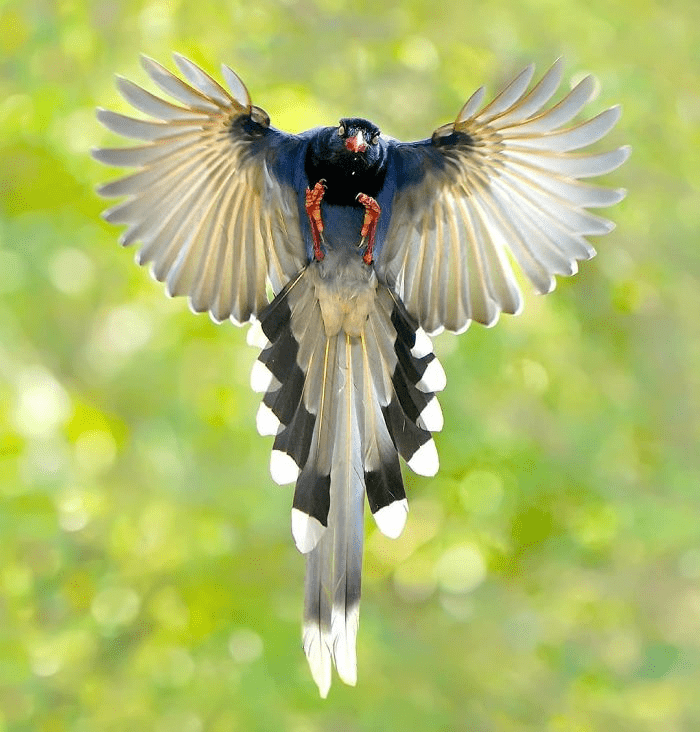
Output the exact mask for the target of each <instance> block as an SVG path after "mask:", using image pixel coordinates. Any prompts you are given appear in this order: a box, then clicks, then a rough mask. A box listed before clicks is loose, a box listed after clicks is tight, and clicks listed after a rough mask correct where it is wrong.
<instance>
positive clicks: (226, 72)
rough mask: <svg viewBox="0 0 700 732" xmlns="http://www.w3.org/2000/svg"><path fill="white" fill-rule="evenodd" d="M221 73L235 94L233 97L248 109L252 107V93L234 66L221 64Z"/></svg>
mask: <svg viewBox="0 0 700 732" xmlns="http://www.w3.org/2000/svg"><path fill="white" fill-rule="evenodd" d="M221 73H222V75H223V77H224V79H225V80H226V84H227V85H228V88H229V90H230V91H231V94H233V98H234V99H235V100H236V101H237V102H238V103H239V104H240V105H241V107H244V108H245V109H248V108H249V107H250V94H249V93H248V90H247V89H246V86H245V84H244V83H243V81H242V79H241V77H240V76H238V74H237V73H236V72H235V71H234V70H233V69H232V68H230V67H228V66H226V64H221Z"/></svg>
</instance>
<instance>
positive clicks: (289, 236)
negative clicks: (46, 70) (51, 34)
mask: <svg viewBox="0 0 700 732" xmlns="http://www.w3.org/2000/svg"><path fill="white" fill-rule="evenodd" d="M174 58H175V62H176V64H177V66H178V68H179V69H180V71H181V72H182V74H183V76H184V77H185V78H186V79H187V81H188V82H189V84H188V83H185V82H184V81H182V80H181V79H180V78H179V77H177V76H175V75H173V74H171V73H170V72H169V71H168V70H166V69H165V68H164V67H163V66H161V65H160V64H158V63H156V62H155V61H153V60H151V59H149V58H146V57H142V63H143V67H144V69H145V70H146V72H147V73H148V75H149V76H150V77H151V79H152V80H153V82H154V83H155V84H156V85H157V86H158V87H159V88H160V89H161V90H162V91H164V92H165V93H166V94H168V95H169V96H171V97H172V98H173V99H175V100H176V101H177V102H179V104H172V103H171V102H169V101H165V100H164V99H161V98H160V97H157V96H154V95H153V94H151V93H149V92H147V91H145V90H144V89H142V88H141V87H139V86H137V85H136V84H134V83H132V82H130V81H128V80H127V79H123V78H121V77H118V78H117V86H118V88H119V91H120V92H121V94H122V96H123V97H124V98H125V99H126V100H127V101H128V102H129V103H130V104H131V105H133V106H134V107H135V108H136V109H138V110H139V111H141V112H144V113H145V114H147V115H149V116H150V117H153V118H154V120H155V121H152V120H141V119H133V118H131V117H126V116H124V115H122V114H118V113H116V112H111V111H108V110H103V109H100V110H99V111H98V118H99V120H100V121H101V122H102V124H103V125H104V126H105V127H107V128H108V129H110V130H112V131H113V132H116V133H118V134H120V135H124V137H128V138H135V139H137V140H142V141H144V142H145V144H143V145H139V146H138V147H127V148H102V149H99V150H94V151H93V155H94V157H95V158H96V159H97V160H99V161H101V162H103V163H106V164H107V165H115V166H122V167H135V168H139V170H138V172H136V173H133V174H132V175H129V176H127V177H125V178H120V179H118V180H115V181H113V182H111V183H107V184H106V185H104V186H102V187H101V188H100V193H101V194H102V195H104V196H110V197H111V196H115V197H116V196H128V198H127V200H126V201H125V202H123V203H120V204H118V205H116V206H114V207H113V208H110V209H109V210H107V211H105V213H104V218H105V219H106V220H107V221H110V222H112V223H117V224H127V225H128V226H127V229H126V231H125V232H124V233H123V234H122V236H121V239H120V241H121V243H122V244H124V245H125V246H126V245H129V244H132V243H134V242H136V241H140V242H141V247H140V248H139V250H138V253H137V256H136V260H137V262H138V263H139V264H146V263H147V262H150V263H151V271H152V273H153V276H154V277H155V278H156V279H157V280H159V281H161V282H165V283H166V288H167V291H168V294H170V295H188V296H189V299H190V305H191V307H192V309H193V310H194V311H195V312H204V311H207V310H208V311H209V313H210V314H211V316H212V318H213V319H214V320H216V321H222V320H225V319H226V318H231V320H233V321H234V322H235V323H237V324H241V323H244V322H247V321H248V320H250V319H251V317H253V316H255V315H257V314H258V313H259V312H260V311H261V310H262V309H263V308H264V307H265V306H266V305H267V301H268V299H267V293H266V285H267V282H268V281H269V283H270V284H271V286H272V289H273V291H274V292H275V293H277V292H279V291H280V290H281V289H282V288H283V287H284V285H285V284H286V283H287V282H288V281H289V280H290V279H291V277H293V276H294V275H295V274H296V273H297V272H298V271H299V270H300V269H301V268H302V267H303V266H304V265H305V264H306V262H307V249H306V244H305V240H304V235H303V233H302V229H301V227H300V217H299V208H298V201H297V193H296V191H297V190H300V189H301V190H304V189H305V182H304V181H303V180H297V178H299V177H300V176H303V175H304V173H303V168H304V166H303V164H300V162H299V161H300V160H302V161H303V157H302V156H303V154H304V152H305V148H306V141H305V140H304V139H303V138H302V137H298V136H294V135H288V134H285V133H283V132H280V131H278V130H275V129H274V128H272V127H270V126H269V122H270V121H269V117H268V116H267V114H266V113H265V112H264V111H263V110H262V109H260V108H259V107H255V106H252V105H251V103H250V97H249V95H248V91H247V90H246V88H245V86H244V85H243V83H242V82H241V80H240V79H239V78H238V76H236V74H234V72H233V71H231V69H229V68H228V67H226V66H223V67H222V72H223V75H224V78H225V79H226V81H227V83H228V86H229V88H230V92H229V91H226V90H225V89H224V88H223V87H221V86H220V85H219V84H218V83H217V82H216V81H214V79H212V78H211V77H210V76H208V75H207V74H206V73H205V72H204V71H202V69H200V68H199V67H198V66H195V65H194V64H193V63H192V62H191V61H188V60H187V59H186V58H184V57H183V56H180V55H178V54H175V57H174Z"/></svg>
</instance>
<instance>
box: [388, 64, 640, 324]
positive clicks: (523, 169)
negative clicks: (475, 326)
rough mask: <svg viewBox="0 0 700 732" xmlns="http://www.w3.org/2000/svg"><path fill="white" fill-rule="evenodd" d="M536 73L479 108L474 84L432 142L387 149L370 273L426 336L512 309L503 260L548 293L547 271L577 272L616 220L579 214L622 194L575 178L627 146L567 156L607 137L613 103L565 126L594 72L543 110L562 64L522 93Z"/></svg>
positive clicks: (517, 304)
mask: <svg viewBox="0 0 700 732" xmlns="http://www.w3.org/2000/svg"><path fill="white" fill-rule="evenodd" d="M533 72H534V66H529V67H528V68H526V69H525V70H524V71H523V72H522V73H521V74H519V75H518V76H517V77H516V78H515V79H514V80H513V81H512V82H511V83H510V84H509V85H508V86H507V87H506V88H505V89H504V90H503V91H502V92H501V93H500V94H499V95H498V96H496V97H495V98H494V99H493V101H491V102H490V103H489V104H487V105H486V106H484V107H482V100H483V96H484V93H483V87H482V88H481V89H479V90H477V92H475V94H474V95H472V97H471V98H470V99H469V100H468V101H467V103H466V104H465V105H464V107H463V108H462V110H461V111H460V113H459V115H458V116H457V119H456V120H455V122H454V123H451V124H447V125H444V126H442V127H440V128H438V129H437V130H436V131H435V132H434V134H433V136H432V139H431V140H424V141H421V142H418V143H399V144H395V145H393V146H392V154H393V156H394V160H393V164H394V165H395V166H396V167H395V169H396V170H397V189H396V194H395V197H394V201H393V207H392V214H391V221H390V223H389V226H388V230H387V232H386V237H385V239H384V241H383V244H382V249H381V255H380V256H379V257H378V261H377V270H378V275H379V276H380V278H381V279H383V280H384V281H385V282H387V283H388V284H389V285H390V286H391V287H393V288H394V290H395V291H396V292H397V294H398V295H399V296H400V297H401V298H402V300H403V302H404V304H405V306H406V308H407V310H408V311H409V312H410V313H411V314H412V315H413V316H414V317H416V318H417V320H418V321H419V323H420V324H421V325H422V326H423V328H424V329H425V330H426V331H428V332H429V333H435V332H437V331H440V330H442V329H443V328H447V329H448V330H453V331H457V332H460V331H463V330H465V329H466V328H467V327H468V326H469V323H470V322H471V321H472V320H476V321H477V322H479V323H483V324H484V325H487V326H490V325H493V324H494V323H495V322H496V320H497V319H498V316H499V314H500V313H501V312H506V313H517V312H519V310H520V309H521V307H522V296H521V293H520V290H519V288H518V285H517V283H516V280H515V276H514V274H513V269H512V267H511V259H512V260H514V261H515V262H516V263H517V265H518V266H519V267H520V269H521V270H522V271H523V272H524V273H525V275H526V276H527V277H528V279H529V280H530V281H531V282H532V283H533V285H534V286H535V288H536V290H537V291H538V292H540V293H546V292H550V291H551V290H552V289H553V288H554V286H555V280H554V275H572V274H574V273H575V272H576V269H577V260H583V259H589V258H590V257H592V256H593V255H594V254H595V250H594V249H593V247H592V246H591V245H590V244H589V243H588V241H586V239H585V237H586V236H588V235H599V234H605V233H607V232H609V231H611V230H612V228H613V226H614V225H613V224H612V222H610V221H607V220H606V219H604V218H601V217H599V216H596V215H594V214H592V213H590V212H589V211H588V210H587V209H588V208H596V207H602V206H610V205H612V204H614V203H617V202H618V201H620V200H621V199H622V198H623V197H624V195H625V191H624V190H622V189H609V188H603V187H600V186H595V185H591V184H588V183H585V182H583V181H582V180H580V179H582V178H588V177H591V176H597V175H602V174H604V173H608V172H610V171H611V170H614V169H615V168H617V167H618V166H619V165H621V164H622V163H623V162H624V161H625V160H626V159H627V157H628V156H629V152H630V150H629V148H628V147H622V148H619V149H617V150H613V151H610V152H605V153H586V152H583V153H580V152H574V151H576V150H579V149H581V148H585V147H587V146H588V145H591V144H592V143H594V142H596V141H598V140H599V139H600V138H602V137H603V136H604V135H605V134H607V132H609V131H610V129H611V128H612V127H613V126H614V124H615V123H616V122H617V120H618V119H619V115H620V110H619V108H618V107H613V108H611V109H608V110H606V111H604V112H602V113H601V114H599V115H597V116H595V117H593V118H592V119H590V120H587V121H584V122H580V123H578V124H574V125H573V126H571V127H565V128H562V126H563V125H566V124H567V123H569V122H570V121H571V120H572V119H573V118H574V117H575V116H576V115H577V114H578V113H579V112H580V111H581V109H582V108H583V107H584V106H585V104H586V103H587V102H588V101H589V100H590V98H591V95H592V93H593V89H594V82H593V79H592V78H591V77H590V76H589V77H586V78H585V79H583V80H582V81H581V82H579V83H578V84H577V85H576V86H575V87H574V88H573V89H572V90H571V91H570V92H569V94H568V95H567V96H565V97H564V98H563V99H562V100H561V101H559V102H557V103H556V104H554V105H553V106H551V107H549V108H544V109H543V107H544V105H545V104H546V103H547V102H548V101H549V99H550V98H551V97H552V95H553V94H554V92H555V91H556V90H557V88H558V87H559V84H560V81H561V73H562V64H561V61H560V60H559V61H557V62H556V63H555V64H554V65H553V66H552V67H551V68H550V69H549V70H548V71H547V73H546V74H545V75H544V76H543V77H542V79H541V80H540V81H539V82H538V83H537V84H535V85H534V86H533V87H532V88H531V89H530V90H529V91H528V87H529V85H530V81H531V79H532V75H533Z"/></svg>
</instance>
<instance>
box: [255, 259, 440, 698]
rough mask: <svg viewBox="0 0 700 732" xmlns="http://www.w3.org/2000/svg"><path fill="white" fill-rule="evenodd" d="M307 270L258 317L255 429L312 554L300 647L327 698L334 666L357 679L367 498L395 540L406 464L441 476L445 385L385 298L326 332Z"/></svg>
mask: <svg viewBox="0 0 700 732" xmlns="http://www.w3.org/2000/svg"><path fill="white" fill-rule="evenodd" d="M313 266H314V265H313V264H312V265H309V267H307V268H306V269H305V270H303V271H302V272H301V273H300V274H299V275H298V276H297V277H296V278H295V279H294V280H292V281H291V282H290V283H289V285H288V286H287V287H286V288H285V289H284V290H283V291H282V292H280V294H279V295H278V296H277V297H276V298H275V300H274V301H273V302H272V303H271V304H270V305H269V306H268V308H267V309H266V310H265V311H264V312H263V313H261V316H260V320H259V321H258V323H257V324H256V326H254V329H252V330H251V335H252V337H251V338H250V340H251V342H253V343H257V344H259V345H261V346H262V349H263V350H262V352H261V354H260V356H259V358H258V360H257V361H256V363H255V366H254V367H253V372H252V375H251V383H252V386H253V388H254V389H255V390H256V391H261V392H265V396H264V398H263V402H262V404H261V405H260V409H259V411H258V417H257V426H258V431H259V432H260V433H261V434H264V435H274V436H275V441H274V445H273V448H272V456H271V460H270V471H271V473H272V477H273V479H274V480H275V481H276V482H278V483H280V484H284V483H291V482H294V481H295V480H296V489H295V492H294V501H293V508H292V534H293V536H294V540H295V542H296V545H297V547H298V548H299V550H300V551H301V552H303V553H304V554H306V556H307V565H306V585H305V601H304V621H303V645H304V651H305V653H306V655H307V658H308V661H309V665H310V667H311V672H312V675H313V677H314V680H315V681H316V683H317V685H318V687H319V690H320V692H321V695H322V696H324V697H325V696H326V695H327V693H328V690H329V688H330V684H331V665H332V663H335V666H336V669H337V671H338V675H339V676H340V678H341V679H342V680H343V681H344V682H345V683H348V684H354V683H355V681H356V678H357V663H356V654H355V641H356V637H357V628H358V622H359V604H360V585H361V571H362V545H363V533H364V532H363V507H364V494H365V491H366V492H367V498H368V502H369V506H370V509H371V511H372V513H373V516H374V519H375V521H376V523H377V526H378V528H379V529H380V530H381V531H382V532H383V533H384V534H386V535H387V536H390V537H393V538H395V537H397V536H399V534H400V533H401V531H402V530H403V527H404V524H405V521H406V514H407V511H408V503H407V501H406V494H405V492H404V486H403V480H402V477H401V468H400V466H399V459H398V456H399V455H401V456H402V457H403V458H404V460H405V461H406V462H407V463H408V465H409V467H411V468H412V469H413V470H414V471H415V472H416V473H419V474H421V475H434V474H435V473H436V472H437V468H438V458H437V451H436V449H435V443H434V442H433V440H432V438H431V434H430V433H431V431H435V430H439V429H441V428H442V413H441V411H440V407H439V405H438V402H437V399H436V397H435V392H437V391H440V390H441V389H442V388H444V386H445V375H444V371H443V370H442V367H441V366H440V364H439V362H438V361H437V359H436V358H435V355H434V354H433V352H432V345H431V343H430V339H429V338H428V337H427V336H426V335H425V333H424V332H423V331H422V330H421V329H420V328H418V326H417V324H416V323H415V321H413V319H412V318H411V317H410V316H409V315H408V314H407V313H406V311H405V309H404V308H403V306H402V305H401V303H400V301H398V299H397V298H396V297H395V296H394V295H392V294H391V293H390V292H389V290H387V289H386V288H384V287H382V286H381V285H379V286H373V289H372V292H373V296H372V297H373V299H372V302H371V305H370V307H369V309H368V314H367V318H366V320H365V321H364V325H363V326H362V327H361V328H360V329H359V330H358V329H356V328H348V330H350V331H351V332H352V333H353V334H352V335H351V334H349V333H348V332H347V330H346V329H345V328H344V327H340V328H339V330H338V331H337V332H336V333H331V334H330V335H329V334H328V333H327V330H328V329H327V327H326V321H324V315H323V312H322V309H323V308H322V305H323V303H322V302H320V301H319V293H318V287H316V286H315V280H314V277H313V276H312V274H313V273H311V272H310V268H311V267H313Z"/></svg>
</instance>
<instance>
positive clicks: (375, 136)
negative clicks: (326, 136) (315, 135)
mask: <svg viewBox="0 0 700 732" xmlns="http://www.w3.org/2000/svg"><path fill="white" fill-rule="evenodd" d="M380 134H381V132H380V130H379V127H377V125H375V124H372V122H369V121H368V120H366V119H362V118H361V117H349V118H345V119H341V120H340V122H339V124H338V137H340V139H341V140H342V141H343V144H344V146H345V149H346V150H347V151H348V152H350V153H352V154H353V155H358V154H366V153H368V152H369V153H371V149H372V148H373V147H376V146H377V145H378V143H379V140H380Z"/></svg>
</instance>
